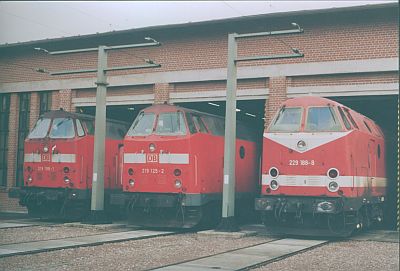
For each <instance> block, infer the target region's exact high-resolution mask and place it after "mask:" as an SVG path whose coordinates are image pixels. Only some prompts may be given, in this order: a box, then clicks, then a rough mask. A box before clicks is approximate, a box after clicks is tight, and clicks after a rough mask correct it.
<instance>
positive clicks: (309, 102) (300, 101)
mask: <svg viewBox="0 0 400 271" xmlns="http://www.w3.org/2000/svg"><path fill="white" fill-rule="evenodd" d="M328 105H333V106H340V107H343V108H346V109H348V110H349V111H350V112H352V115H353V116H354V118H355V119H358V120H359V121H363V120H365V119H367V120H369V121H370V122H371V123H372V124H373V125H375V126H376V127H379V125H378V124H376V122H375V121H374V120H372V119H370V118H368V117H367V116H365V115H363V114H361V113H359V112H357V111H355V110H353V109H351V108H349V107H347V106H345V105H343V104H341V103H338V102H336V101H333V100H330V99H327V98H323V97H317V96H303V97H297V98H290V99H288V100H286V101H285V102H283V103H282V106H291V107H295V106H301V107H307V106H328ZM379 129H380V127H379Z"/></svg>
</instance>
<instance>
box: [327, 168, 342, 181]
mask: <svg viewBox="0 0 400 271" xmlns="http://www.w3.org/2000/svg"><path fill="white" fill-rule="evenodd" d="M326 175H327V176H328V177H329V178H330V179H336V178H337V177H338V176H339V170H337V169H336V168H330V169H328V172H327V174H326Z"/></svg>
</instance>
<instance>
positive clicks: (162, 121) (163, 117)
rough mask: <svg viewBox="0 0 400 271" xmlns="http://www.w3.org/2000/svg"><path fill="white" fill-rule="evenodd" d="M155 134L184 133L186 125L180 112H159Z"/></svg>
mask: <svg viewBox="0 0 400 271" xmlns="http://www.w3.org/2000/svg"><path fill="white" fill-rule="evenodd" d="M156 134H158V135H185V134H186V125H185V120H184V118H183V113H182V112H168V113H160V115H159V116H158V120H157V127H156Z"/></svg>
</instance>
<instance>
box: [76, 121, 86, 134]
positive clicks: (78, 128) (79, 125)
mask: <svg viewBox="0 0 400 271" xmlns="http://www.w3.org/2000/svg"><path fill="white" fill-rule="evenodd" d="M76 132H77V134H78V136H84V135H85V131H84V130H83V127H82V123H81V121H80V120H78V119H77V120H76Z"/></svg>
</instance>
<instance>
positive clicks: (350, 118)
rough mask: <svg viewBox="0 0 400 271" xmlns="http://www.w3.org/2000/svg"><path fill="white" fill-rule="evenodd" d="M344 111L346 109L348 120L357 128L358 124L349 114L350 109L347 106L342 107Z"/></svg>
mask: <svg viewBox="0 0 400 271" xmlns="http://www.w3.org/2000/svg"><path fill="white" fill-rule="evenodd" d="M344 111H346V114H347V116H348V117H349V120H350V122H351V124H353V126H354V127H355V128H357V129H358V125H357V123H356V122H355V121H354V119H353V117H352V116H351V114H350V111H349V110H348V109H347V108H344Z"/></svg>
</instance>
